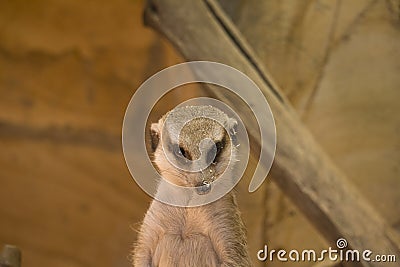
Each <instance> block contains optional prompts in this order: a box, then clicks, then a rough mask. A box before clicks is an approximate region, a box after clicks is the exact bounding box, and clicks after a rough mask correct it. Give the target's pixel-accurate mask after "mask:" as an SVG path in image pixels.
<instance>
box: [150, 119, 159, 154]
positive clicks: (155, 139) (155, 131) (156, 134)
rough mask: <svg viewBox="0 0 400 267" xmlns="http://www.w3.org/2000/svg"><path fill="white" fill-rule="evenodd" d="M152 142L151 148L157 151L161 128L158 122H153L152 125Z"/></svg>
mask: <svg viewBox="0 0 400 267" xmlns="http://www.w3.org/2000/svg"><path fill="white" fill-rule="evenodd" d="M150 142H151V149H152V150H153V152H154V151H156V149H157V146H158V143H159V142H160V128H159V125H158V123H152V124H151V126H150Z"/></svg>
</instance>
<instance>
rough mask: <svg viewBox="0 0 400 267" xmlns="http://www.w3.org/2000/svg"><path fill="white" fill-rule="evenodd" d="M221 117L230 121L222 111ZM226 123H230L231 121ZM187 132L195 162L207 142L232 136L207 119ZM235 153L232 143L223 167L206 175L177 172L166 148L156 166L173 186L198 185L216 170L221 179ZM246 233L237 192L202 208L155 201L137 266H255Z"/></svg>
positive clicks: (140, 242)
mask: <svg viewBox="0 0 400 267" xmlns="http://www.w3.org/2000/svg"><path fill="white" fill-rule="evenodd" d="M190 108H192V109H195V108H197V107H190ZM181 111H184V112H187V110H181ZM197 111H198V110H197ZM219 112H220V111H219ZM220 115H221V116H226V115H225V114H223V113H222V112H221V114H220ZM224 119H225V120H226V121H227V123H228V121H229V118H228V117H226V118H225V117H224ZM164 120H165V116H164V117H163V118H162V119H161V120H160V121H159V123H158V124H153V125H152V131H155V134H158V135H161V132H162V131H161V130H162V128H163V127H164ZM229 123H230V122H229ZM185 127H187V128H186V129H185V128H184V129H182V132H181V135H182V137H181V138H180V139H179V143H180V145H181V146H182V147H183V148H184V149H185V151H187V153H188V154H190V156H191V157H193V158H196V157H198V156H199V151H198V143H199V142H200V140H201V139H203V138H205V137H208V138H211V139H213V140H215V141H218V140H221V138H224V137H226V136H227V133H226V132H225V131H224V129H223V128H222V127H221V126H220V125H218V124H216V123H215V121H212V120H210V119H206V118H201V119H196V120H194V121H192V122H190V123H188V124H187V125H186V126H185ZM229 127H231V125H229ZM201 129H206V131H201ZM169 134H170V133H169ZM160 137H161V136H158V138H160ZM230 148H231V144H230V143H225V146H224V148H223V150H222V151H221V155H220V157H219V158H218V162H216V163H215V164H212V165H211V166H210V167H209V168H208V169H207V170H206V171H205V172H202V173H182V171H179V170H178V169H176V168H174V167H173V166H172V165H171V164H170V163H169V162H168V161H167V160H166V159H165V156H164V154H163V153H162V151H161V149H160V146H157V148H156V150H155V153H154V163H155V164H156V166H157V167H158V169H159V171H160V173H161V174H162V176H163V177H164V178H166V179H167V180H169V181H170V182H173V183H175V184H178V185H182V186H195V185H196V184H198V182H199V181H201V179H204V175H205V174H204V173H209V172H208V171H209V170H210V169H211V170H213V172H214V174H216V175H217V176H218V175H220V174H221V173H222V172H223V171H224V170H225V168H227V166H228V163H229V162H228V158H229V156H231V155H230V153H231V152H230V150H231V149H230ZM232 156H234V155H232ZM161 186H162V184H160V187H161ZM244 229H245V228H244V225H243V223H242V220H241V218H240V212H239V210H238V207H237V203H236V198H235V194H234V192H233V191H232V192H230V193H228V194H227V195H225V196H224V197H222V198H221V199H219V200H217V201H215V202H213V203H210V204H207V205H203V206H200V207H189V208H183V207H174V206H170V205H167V204H164V203H161V202H159V201H157V200H153V202H152V203H151V205H150V208H149V209H148V211H147V213H146V215H145V218H144V221H143V224H142V226H141V228H140V231H139V235H138V240H137V243H136V246H135V249H134V261H133V263H134V266H137V267H153V266H161V267H170V266H171V267H172V266H174V267H175V266H187V267H190V266H251V263H250V259H249V255H248V251H247V242H246V236H245V230H244Z"/></svg>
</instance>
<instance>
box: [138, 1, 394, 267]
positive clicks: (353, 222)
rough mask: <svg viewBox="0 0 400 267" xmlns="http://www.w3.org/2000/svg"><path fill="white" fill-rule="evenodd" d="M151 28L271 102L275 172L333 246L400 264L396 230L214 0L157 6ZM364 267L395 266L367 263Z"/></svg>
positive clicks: (148, 17) (147, 15)
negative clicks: (230, 71) (244, 80)
mask: <svg viewBox="0 0 400 267" xmlns="http://www.w3.org/2000/svg"><path fill="white" fill-rule="evenodd" d="M144 22H145V24H146V25H149V26H151V27H153V28H154V29H156V30H157V31H158V32H160V33H162V34H163V35H164V36H166V37H167V38H168V39H169V40H170V41H171V42H172V43H173V44H174V45H175V47H176V48H177V49H178V51H180V52H181V53H182V55H183V56H184V57H185V58H186V59H187V60H189V61H190V60H210V61H216V62H221V63H224V64H227V65H230V66H232V67H234V68H236V69H239V70H240V71H242V72H244V73H245V74H247V75H248V76H249V77H250V78H251V79H252V80H253V81H254V82H255V83H256V84H257V85H258V86H259V88H260V89H261V90H262V91H263V93H264V95H265V97H266V98H267V100H268V102H269V104H270V107H271V109H272V112H273V114H274V117H275V122H276V127H277V140H278V142H277V150H276V155H275V161H274V164H273V166H272V169H271V172H270V173H271V175H272V177H273V180H274V182H276V183H277V184H278V186H279V187H280V188H281V189H282V190H283V191H284V192H285V194H287V196H289V197H290V198H291V199H292V201H293V202H294V203H295V204H296V205H297V206H298V207H299V208H300V210H301V211H302V212H303V213H304V214H305V215H306V216H307V217H308V219H309V220H310V221H311V222H312V223H313V224H314V225H315V226H316V227H317V228H318V229H319V231H320V232H321V233H322V234H323V235H324V236H325V238H326V239H327V240H328V241H329V242H330V244H331V245H332V246H334V247H335V244H336V240H337V239H338V238H345V239H346V240H347V241H348V244H349V246H348V248H351V249H358V250H360V251H364V250H371V251H373V253H375V254H378V253H379V254H390V255H395V256H396V257H397V259H400V252H399V249H398V247H399V246H398V245H396V243H395V241H394V240H392V239H391V237H390V236H389V234H388V233H389V232H390V231H391V230H390V229H389V227H388V226H387V224H386V222H385V221H384V220H382V219H381V217H380V216H379V214H378V213H377V212H376V211H375V210H374V209H373V208H372V206H371V205H370V204H369V203H367V201H366V200H365V199H364V198H363V197H362V195H361V194H360V193H359V192H358V190H357V189H356V188H355V187H354V186H353V185H352V184H351V183H350V182H349V181H348V180H347V179H346V177H345V175H344V174H343V173H342V172H341V171H340V170H338V168H337V167H336V166H335V165H334V164H333V163H332V161H331V160H330V159H329V157H328V156H327V155H326V153H324V151H323V150H322V149H321V148H320V147H319V145H318V144H317V142H316V141H315V140H314V138H313V137H312V135H311V134H310V133H309V131H308V130H307V129H306V128H305V127H304V125H303V124H302V122H301V121H300V119H299V118H298V116H297V114H296V112H295V111H294V109H293V108H292V107H291V105H290V104H289V102H288V101H287V100H286V98H285V97H284V95H283V94H282V93H281V91H280V89H279V88H278V86H277V85H276V84H275V83H274V82H273V80H272V78H271V76H270V75H269V74H268V72H267V71H266V70H265V69H264V68H263V66H262V64H260V61H259V59H258V58H257V57H256V55H255V53H254V52H253V51H252V49H251V47H250V46H249V45H248V44H247V42H246V40H245V39H244V38H243V37H242V35H241V34H240V32H239V31H238V30H237V29H236V28H235V26H234V25H233V24H232V23H231V21H230V20H229V19H228V18H227V17H226V16H225V14H224V12H223V11H222V10H221V9H220V7H219V6H218V4H217V3H216V2H215V1H214V0H197V1H196V0H191V1H179V0H163V1H157V0H150V1H148V2H147V6H146V9H145V12H144ZM266 34H268V29H266ZM207 90H208V92H209V93H210V94H212V95H214V96H215V97H217V98H218V99H220V100H222V101H224V102H225V103H227V104H228V105H231V106H237V105H239V103H238V102H237V101H236V102H235V99H233V98H229V97H227V96H226V95H224V94H222V93H220V92H218V91H215V90H212V89H210V87H209V89H207ZM250 104H251V103H250ZM249 123H250V125H249V128H248V130H249V135H250V138H251V142H252V146H253V147H252V152H255V151H259V150H260V149H261V144H260V140H257V138H256V136H257V130H256V129H258V126H257V125H256V124H254V122H249ZM351 266H355V263H352V265H351ZM357 266H387V264H386V265H385V264H384V263H378V262H365V261H363V262H360V263H358V264H357Z"/></svg>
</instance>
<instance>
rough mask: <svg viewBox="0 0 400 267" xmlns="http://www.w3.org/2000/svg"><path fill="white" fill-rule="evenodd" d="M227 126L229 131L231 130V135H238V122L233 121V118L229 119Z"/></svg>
mask: <svg viewBox="0 0 400 267" xmlns="http://www.w3.org/2000/svg"><path fill="white" fill-rule="evenodd" d="M226 124H227V125H226V127H227V129H228V130H229V134H231V135H236V133H237V126H238V123H237V121H236V120H235V119H233V118H229V119H228V120H227V122H226Z"/></svg>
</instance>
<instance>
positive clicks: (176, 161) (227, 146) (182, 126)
mask: <svg viewBox="0 0 400 267" xmlns="http://www.w3.org/2000/svg"><path fill="white" fill-rule="evenodd" d="M236 126H237V122H236V120H235V119H233V118H229V117H228V116H227V115H226V114H225V113H224V112H222V111H221V110H219V109H217V108H215V107H212V106H186V107H180V108H176V109H174V110H172V111H170V112H168V113H167V114H165V115H164V116H163V117H162V118H161V119H160V120H159V121H158V123H153V124H152V125H151V135H150V136H151V147H152V149H153V152H154V157H153V162H154V163H155V165H156V166H157V168H158V171H159V172H160V174H161V175H162V176H163V178H164V179H166V180H168V181H170V182H172V183H174V184H176V185H179V186H185V187H196V192H197V193H198V194H206V193H208V192H209V191H210V189H211V183H212V182H213V181H215V180H216V179H218V177H219V176H221V175H222V174H223V173H224V172H225V170H226V168H228V165H229V166H230V164H232V162H234V157H235V149H236V147H235V144H234V143H235V140H234V137H235V134H236ZM231 137H233V138H231Z"/></svg>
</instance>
